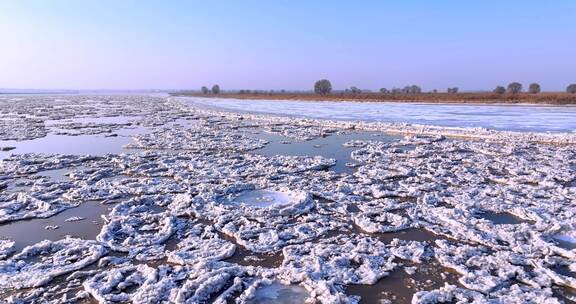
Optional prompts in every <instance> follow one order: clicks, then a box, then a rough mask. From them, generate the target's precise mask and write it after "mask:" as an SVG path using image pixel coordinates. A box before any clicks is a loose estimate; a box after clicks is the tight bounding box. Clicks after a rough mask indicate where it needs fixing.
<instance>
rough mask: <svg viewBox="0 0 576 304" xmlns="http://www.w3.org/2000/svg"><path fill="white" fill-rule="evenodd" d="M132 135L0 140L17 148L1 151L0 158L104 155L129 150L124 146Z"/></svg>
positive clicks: (51, 136)
mask: <svg viewBox="0 0 576 304" xmlns="http://www.w3.org/2000/svg"><path fill="white" fill-rule="evenodd" d="M131 140H132V139H131V138H130V137H124V136H116V137H105V136H102V135H79V136H67V135H53V134H50V135H48V136H46V137H42V138H37V139H33V140H24V141H14V140H7V141H0V146H12V147H16V149H14V150H12V151H9V152H0V159H4V158H6V157H8V156H10V155H11V154H24V153H46V154H67V155H87V154H90V155H104V154H108V153H112V154H118V153H123V152H127V150H124V149H122V146H124V145H126V144H128V143H130V141H131Z"/></svg>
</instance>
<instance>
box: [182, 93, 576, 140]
mask: <svg viewBox="0 0 576 304" xmlns="http://www.w3.org/2000/svg"><path fill="white" fill-rule="evenodd" d="M180 99H181V100H184V101H186V102H189V103H192V104H194V105H197V106H203V107H209V108H218V109H224V110H231V111H238V112H251V113H268V114H278V115H286V116H299V117H307V118H316V119H334V120H363V121H382V122H406V123H415V124H427V125H437V126H445V127H484V128H490V129H497V130H511V131H537V132H542V131H552V132H559V131H562V132H574V131H576V119H574V117H576V107H574V106H541V105H471V104H467V105H463V104H460V105H458V104H415V103H400V102H379V103H375V102H312V101H287V100H286V101H279V100H274V101H271V100H237V99H218V98H180ZM295 113H297V114H295Z"/></svg>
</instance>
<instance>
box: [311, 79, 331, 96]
mask: <svg viewBox="0 0 576 304" xmlns="http://www.w3.org/2000/svg"><path fill="white" fill-rule="evenodd" d="M330 92H332V84H331V83H330V81H329V80H328V79H321V80H318V81H316V83H315V84H314V93H316V94H320V95H328V94H330Z"/></svg>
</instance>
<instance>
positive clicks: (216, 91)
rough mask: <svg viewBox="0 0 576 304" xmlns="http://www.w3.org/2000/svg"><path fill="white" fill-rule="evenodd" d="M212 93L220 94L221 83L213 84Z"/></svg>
mask: <svg viewBox="0 0 576 304" xmlns="http://www.w3.org/2000/svg"><path fill="white" fill-rule="evenodd" d="M212 94H214V95H218V94H220V86H219V85H217V84H215V85H213V86H212Z"/></svg>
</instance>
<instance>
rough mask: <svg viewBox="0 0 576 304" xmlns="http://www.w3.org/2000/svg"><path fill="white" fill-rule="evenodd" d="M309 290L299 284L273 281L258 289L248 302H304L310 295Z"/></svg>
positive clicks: (256, 303) (300, 303)
mask: <svg viewBox="0 0 576 304" xmlns="http://www.w3.org/2000/svg"><path fill="white" fill-rule="evenodd" d="M308 295H309V293H308V291H307V290H306V289H305V288H303V287H300V286H298V285H284V284H280V283H272V284H270V285H268V286H262V287H260V288H258V289H256V292H255V293H254V297H253V298H252V299H250V300H248V301H246V303H249V304H264V303H278V304H302V303H304V301H306V298H307V297H308Z"/></svg>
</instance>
